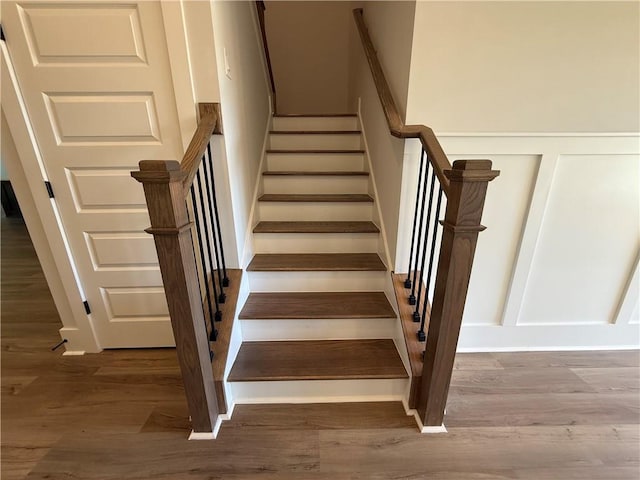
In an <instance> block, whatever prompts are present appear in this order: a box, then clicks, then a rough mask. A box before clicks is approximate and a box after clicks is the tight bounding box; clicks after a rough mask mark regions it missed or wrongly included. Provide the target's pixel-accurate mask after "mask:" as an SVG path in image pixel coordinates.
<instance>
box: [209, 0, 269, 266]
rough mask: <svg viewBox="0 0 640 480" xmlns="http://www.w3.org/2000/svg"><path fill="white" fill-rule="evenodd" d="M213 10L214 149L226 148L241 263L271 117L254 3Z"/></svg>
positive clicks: (230, 3)
mask: <svg viewBox="0 0 640 480" xmlns="http://www.w3.org/2000/svg"><path fill="white" fill-rule="evenodd" d="M212 14H213V29H214V30H213V31H214V36H215V47H216V56H217V67H218V80H219V83H220V101H221V105H222V117H223V128H224V136H223V137H222V139H221V144H220V145H219V148H220V150H221V151H222V150H224V151H225V152H226V158H227V162H226V168H227V169H228V171H226V172H224V173H225V175H224V176H225V177H226V178H227V179H228V182H229V187H230V190H231V202H232V209H233V223H234V230H235V237H236V242H235V245H236V252H234V254H235V255H234V256H237V258H238V261H239V262H241V261H242V258H243V250H244V246H245V243H246V241H247V235H248V234H250V232H251V230H250V228H251V225H249V220H250V217H251V209H252V207H253V200H254V193H255V191H256V185H257V181H258V178H259V173H260V172H259V165H260V162H261V159H262V156H263V154H264V145H265V137H266V133H267V128H268V125H269V121H270V117H271V107H270V99H269V95H270V87H269V85H268V83H267V77H266V74H265V66H264V60H263V50H262V41H261V36H260V32H259V27H258V22H257V14H256V9H255V2H253V1H216V2H214V3H213V13H212ZM225 52H226V59H227V65H228V67H229V73H228V75H227V73H226V71H225ZM241 266H242V265H241Z"/></svg>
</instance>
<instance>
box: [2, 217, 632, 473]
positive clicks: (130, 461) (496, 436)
mask: <svg viewBox="0 0 640 480" xmlns="http://www.w3.org/2000/svg"><path fill="white" fill-rule="evenodd" d="M1 294H2V326H1V327H2V396H1V400H2V425H1V428H2V475H1V476H2V479H3V480H16V479H25V478H28V479H49V480H52V479H83V480H133V479H137V480H140V479H172V480H173V479H190V480H205V479H208V480H214V479H225V480H227V479H230V480H240V479H259V480H276V479H277V480H283V479H284V480H287V479H294V478H295V479H310V480H320V479H323V480H324V479H331V480H333V479H338V480H341V479H361V480H364V479H429V480H433V479H436V480H442V479H447V480H476V479H482V480H489V479H520V480H521V479H530V480H571V479H580V480H618V479H620V480H621V479H624V480H637V479H638V478H639V477H640V469H639V468H640V467H639V465H640V448H639V446H640V426H639V424H640V411H639V402H640V378H639V372H640V354H639V353H638V352H551V353H548V352H536V353H501V354H489V353H483V354H461V355H458V356H457V359H456V365H455V372H454V375H453V384H452V387H451V395H450V401H449V404H448V414H447V417H446V420H445V422H446V424H447V427H448V429H449V433H448V434H439V435H421V434H419V433H418V431H417V429H416V427H415V424H414V422H413V420H412V419H411V418H410V417H407V416H405V415H404V411H403V409H402V407H401V405H400V404H397V403H372V404H333V405H277V406H270V405H244V406H237V407H236V409H235V411H234V414H233V418H232V419H231V420H230V421H229V422H226V423H224V424H223V427H222V429H221V431H220V434H219V437H218V440H216V441H214V442H209V441H201V442H194V441H192V442H188V441H187V440H186V437H187V434H188V432H189V423H188V414H187V407H186V401H185V399H184V392H183V387H182V382H181V379H180V372H179V369H178V364H177V359H176V357H175V352H174V351H173V350H172V349H150V350H128V351H125V350H111V351H105V352H103V353H101V354H97V355H85V356H83V357H63V356H62V352H61V351H56V352H51V351H50V347H51V346H52V345H54V344H55V343H56V342H57V341H58V339H59V335H58V334H57V329H58V328H59V327H60V326H61V325H60V320H59V318H58V316H57V313H56V311H55V307H54V305H53V302H52V300H51V297H50V295H49V292H48V289H47V286H46V283H45V280H44V277H43V275H42V272H41V270H40V267H39V265H38V262H37V258H36V256H35V254H34V252H33V249H32V247H31V244H30V241H29V239H28V236H27V234H26V231H25V229H24V227H23V226H22V225H21V224H20V223H18V222H14V221H8V220H6V219H3V220H2V292H1Z"/></svg>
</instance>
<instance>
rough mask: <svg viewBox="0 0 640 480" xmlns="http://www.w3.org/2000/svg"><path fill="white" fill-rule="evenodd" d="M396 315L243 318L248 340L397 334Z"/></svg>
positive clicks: (351, 337) (345, 337) (244, 334)
mask: <svg viewBox="0 0 640 480" xmlns="http://www.w3.org/2000/svg"><path fill="white" fill-rule="evenodd" d="M395 322H396V319H395V318H346V319H320V320H318V319H312V320H241V321H240V325H241V327H242V338H243V340H244V341H245V342H258V341H272V340H345V339H363V338H393V337H394V334H395Z"/></svg>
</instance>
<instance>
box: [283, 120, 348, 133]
mask: <svg viewBox="0 0 640 480" xmlns="http://www.w3.org/2000/svg"><path fill="white" fill-rule="evenodd" d="M273 129H274V130H296V131H301V130H302V131H304V130H357V129H358V118H357V117H274V118H273Z"/></svg>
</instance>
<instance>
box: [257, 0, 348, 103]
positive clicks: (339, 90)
mask: <svg viewBox="0 0 640 480" xmlns="http://www.w3.org/2000/svg"><path fill="white" fill-rule="evenodd" d="M266 7H267V8H266V11H265V24H266V31H267V41H268V44H269V54H270V56H271V65H272V68H273V74H274V79H275V85H276V93H277V95H276V100H277V102H278V104H277V109H278V113H344V112H349V111H353V110H349V105H348V81H349V50H348V48H347V45H348V44H349V28H350V25H351V23H352V22H353V20H352V17H351V5H350V2H346V1H342V2H340V1H338V2H335V1H268V2H266Z"/></svg>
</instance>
